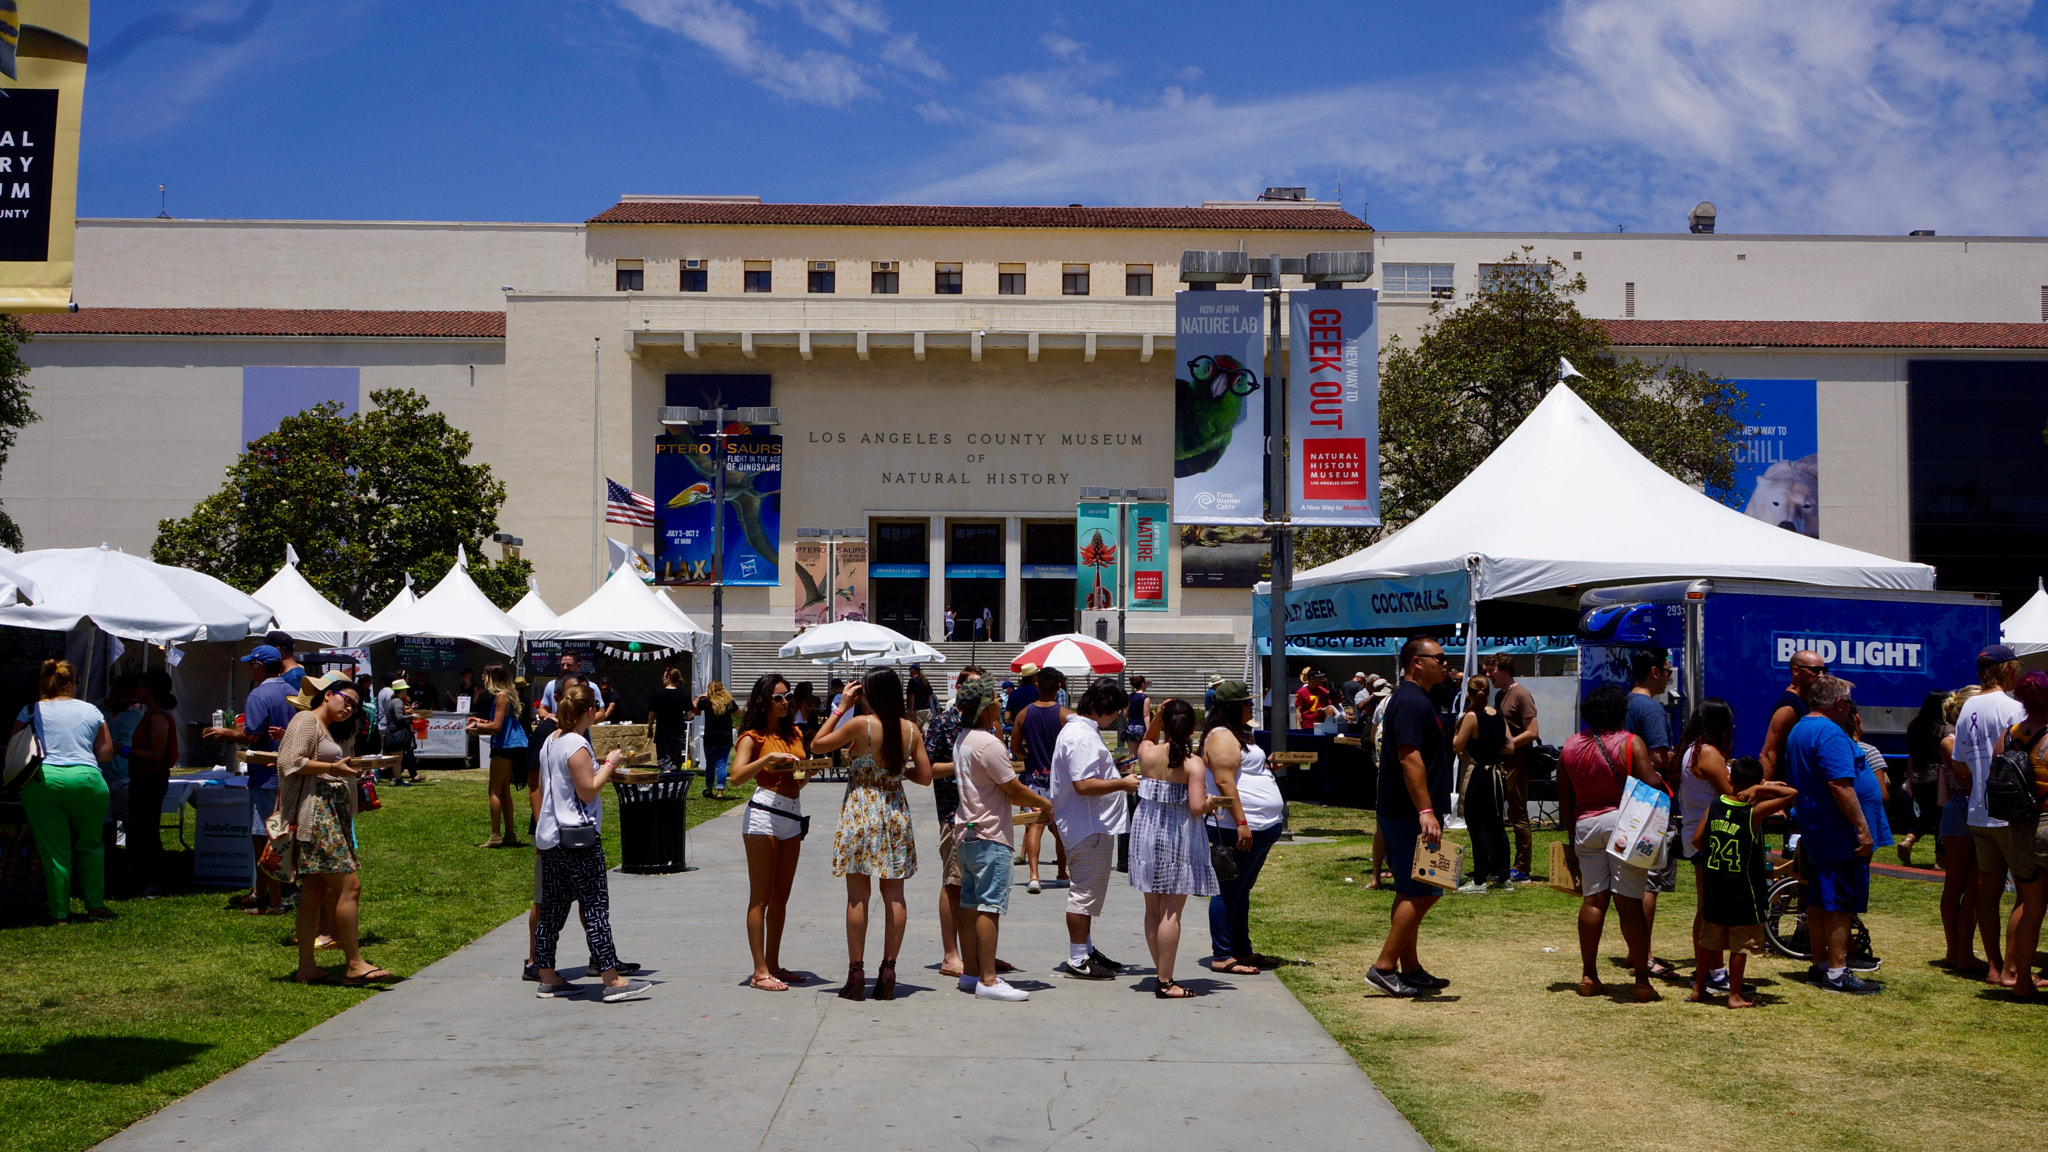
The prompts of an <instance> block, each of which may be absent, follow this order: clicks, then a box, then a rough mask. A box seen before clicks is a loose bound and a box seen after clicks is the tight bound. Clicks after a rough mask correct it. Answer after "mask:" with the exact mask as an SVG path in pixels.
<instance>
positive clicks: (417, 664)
mask: <svg viewBox="0 0 2048 1152" xmlns="http://www.w3.org/2000/svg"><path fill="white" fill-rule="evenodd" d="M468 647H469V643H468V642H467V641H464V640H454V639H449V638H447V637H442V636H400V637H399V638H398V643H397V645H396V648H397V650H396V652H394V653H393V656H392V659H393V661H394V662H395V663H396V664H397V665H398V666H399V667H400V668H403V669H405V670H406V671H408V672H452V671H454V670H455V669H457V668H460V667H462V656H463V653H464V652H465V651H466V650H467V649H468Z"/></svg>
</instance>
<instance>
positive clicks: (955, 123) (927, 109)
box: [917, 100, 967, 127]
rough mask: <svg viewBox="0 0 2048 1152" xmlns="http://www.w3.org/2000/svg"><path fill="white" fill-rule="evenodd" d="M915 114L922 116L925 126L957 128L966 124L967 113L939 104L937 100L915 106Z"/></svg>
mask: <svg viewBox="0 0 2048 1152" xmlns="http://www.w3.org/2000/svg"><path fill="white" fill-rule="evenodd" d="M917 114H918V115H919V116H922V117H923V118H924V121H925V123H927V124H940V125H944V126H946V127H959V126H960V125H962V124H965V123H967V113H965V112H963V111H961V110H960V109H958V108H954V107H952V106H951V105H947V104H941V103H939V102H938V101H937V100H927V101H925V102H924V103H922V104H919V105H918V106H917Z"/></svg>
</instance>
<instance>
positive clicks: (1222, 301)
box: [1173, 292, 1266, 524]
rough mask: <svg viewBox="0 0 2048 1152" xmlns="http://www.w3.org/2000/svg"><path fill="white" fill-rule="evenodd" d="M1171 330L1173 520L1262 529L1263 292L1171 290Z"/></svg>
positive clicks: (1263, 472)
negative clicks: (1174, 363)
mask: <svg viewBox="0 0 2048 1152" xmlns="http://www.w3.org/2000/svg"><path fill="white" fill-rule="evenodd" d="M1173 332H1174V337H1173V340H1174V345H1173V347H1174V359H1175V360H1176V361H1178V362H1179V364H1180V367H1179V369H1178V370H1177V371H1176V372H1175V373H1174V376H1175V379H1174V382H1173V518H1174V520H1175V521H1176V522H1178V523H1181V524H1263V523H1265V520H1266V509H1265V499H1266V480H1265V467H1266V445H1265V435H1264V432H1263V429H1264V427H1265V420H1264V419H1263V417H1262V416H1261V413H1260V408H1259V399H1258V390H1259V364H1260V362H1261V358H1262V357H1263V356H1264V355H1265V340H1266V297H1265V294H1264V293H1260V292H1176V293H1174V296H1173Z"/></svg>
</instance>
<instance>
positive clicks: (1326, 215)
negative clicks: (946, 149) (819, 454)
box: [588, 200, 1372, 232]
mask: <svg viewBox="0 0 2048 1152" xmlns="http://www.w3.org/2000/svg"><path fill="white" fill-rule="evenodd" d="M588 223H591V224H783V225H817V226H825V227H833V226H837V227H874V228H1213V229H1228V230H1231V231H1238V232H1246V231H1286V232H1303V231H1309V232H1315V231H1339V230H1341V231H1351V232H1370V231H1372V226H1371V225H1369V224H1367V223H1366V222H1365V221H1363V220H1360V219H1359V218H1358V217H1356V216H1353V215H1352V214H1351V213H1349V212H1346V211H1344V210H1343V209H1342V208H1028V207H1013V208H1005V207H947V206H944V205H922V204H748V203H720V202H716V201H697V200H626V201H622V202H620V203H618V204H616V205H614V206H612V207H611V208H608V209H606V210H605V211H603V212H601V213H599V214H598V215H596V216H592V217H591V218H590V219H589V221H588Z"/></svg>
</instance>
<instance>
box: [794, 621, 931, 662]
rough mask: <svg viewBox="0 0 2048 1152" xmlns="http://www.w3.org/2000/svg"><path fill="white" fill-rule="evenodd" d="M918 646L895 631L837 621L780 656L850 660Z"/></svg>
mask: <svg viewBox="0 0 2048 1152" xmlns="http://www.w3.org/2000/svg"><path fill="white" fill-rule="evenodd" d="M915 643H916V641H915V640H912V639H911V638H910V637H908V636H905V635H904V634H903V633H901V632H898V631H896V630H895V629H893V628H884V627H882V626H881V625H880V624H873V623H869V622H868V621H866V620H834V621H833V622H832V623H830V624H820V625H818V626H817V627H816V628H811V629H808V630H806V631H805V632H804V633H803V634H802V635H799V636H798V637H797V638H796V639H794V640H791V641H790V642H789V643H787V644H784V645H783V646H782V648H781V650H780V651H778V652H777V653H776V655H778V656H780V657H782V658H783V659H785V660H788V659H791V658H793V657H798V656H801V657H806V658H809V659H812V660H817V659H821V658H829V659H834V660H850V659H852V658H853V657H855V656H872V655H876V654H878V653H883V652H908V651H910V650H911V645H913V644H915Z"/></svg>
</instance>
